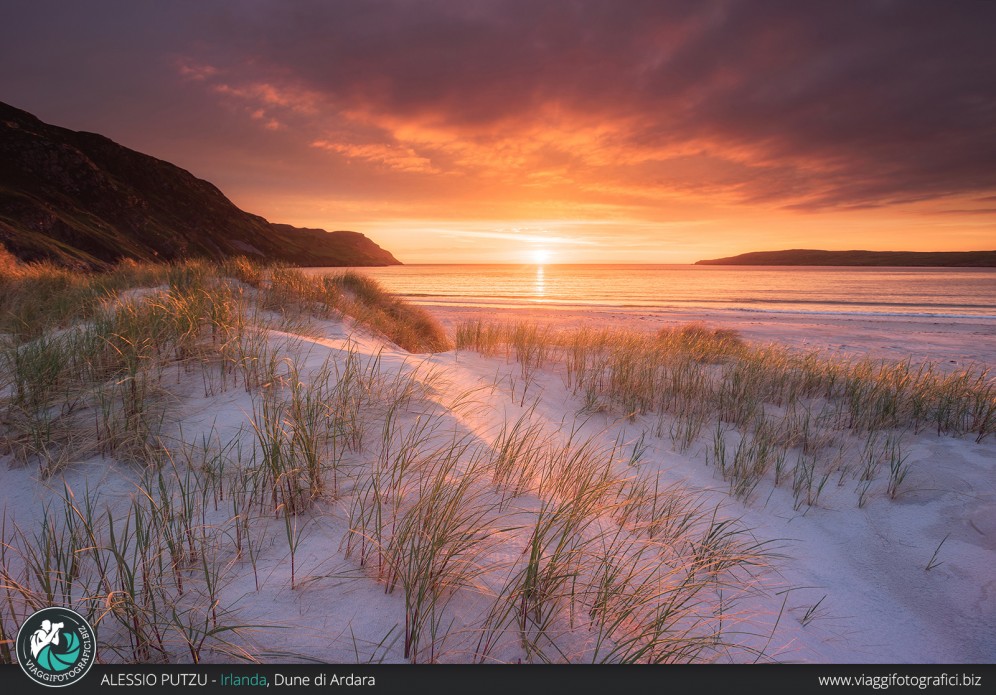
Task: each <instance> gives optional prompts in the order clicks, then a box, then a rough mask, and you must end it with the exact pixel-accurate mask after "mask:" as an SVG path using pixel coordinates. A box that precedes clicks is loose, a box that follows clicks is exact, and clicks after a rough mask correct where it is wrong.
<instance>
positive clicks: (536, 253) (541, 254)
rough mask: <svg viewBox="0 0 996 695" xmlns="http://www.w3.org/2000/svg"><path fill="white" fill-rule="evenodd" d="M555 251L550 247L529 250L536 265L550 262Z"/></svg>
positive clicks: (530, 256)
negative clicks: (549, 248)
mask: <svg viewBox="0 0 996 695" xmlns="http://www.w3.org/2000/svg"><path fill="white" fill-rule="evenodd" d="M552 256H553V252H551V251H550V250H548V249H532V250H530V251H529V260H530V261H532V262H533V263H535V264H536V265H546V264H547V263H549V262H550V258H551V257H552Z"/></svg>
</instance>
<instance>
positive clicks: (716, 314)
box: [408, 297, 996, 369]
mask: <svg viewBox="0 0 996 695" xmlns="http://www.w3.org/2000/svg"><path fill="white" fill-rule="evenodd" d="M408 301H409V302H411V303H412V304H416V305H418V306H421V307H423V308H424V309H426V310H427V311H429V312H430V313H431V314H432V315H433V316H434V317H436V318H437V319H438V320H439V322H440V323H441V324H443V326H444V327H445V328H446V330H447V331H448V332H450V333H452V332H453V331H454V330H455V328H456V326H457V325H459V324H460V323H462V322H464V321H473V320H485V321H503V322H511V323H514V322H520V321H525V322H530V323H539V324H543V325H548V326H550V327H551V328H553V329H569V328H577V327H581V326H593V327H599V328H614V329H631V330H637V331H641V332H642V331H646V332H656V331H659V330H660V329H662V328H673V327H675V326H680V325H682V324H686V323H692V322H701V323H705V324H707V325H710V326H713V327H716V328H729V329H733V330H735V331H737V332H738V333H740V335H741V336H742V337H743V338H745V339H747V340H750V341H754V342H760V343H780V344H783V345H786V346H788V347H790V348H793V349H800V350H819V351H826V352H828V353H830V354H834V355H838V356H840V357H844V358H861V357H870V358H873V359H887V360H906V359H912V360H913V361H915V362H937V363H938V366H941V367H944V368H949V369H964V368H969V367H976V368H978V367H992V366H996V319H993V318H989V317H985V318H982V317H979V318H977V317H969V316H965V317H950V316H948V317H939V316H893V315H875V316H871V315H857V314H852V315H846V314H829V313H828V314H815V313H777V312H771V311H750V312H745V311H738V310H735V309H699V308H695V309H657V308H640V309H630V308H620V307H608V306H606V307H601V306H593V305H589V306H586V307H581V306H569V307H563V306H543V305H533V306H527V305H523V306H518V307H510V306H507V307H502V306H472V305H468V304H471V303H470V302H468V303H467V304H459V305H458V304H456V303H454V302H452V301H440V300H439V299H438V298H430V297H411V298H408Z"/></svg>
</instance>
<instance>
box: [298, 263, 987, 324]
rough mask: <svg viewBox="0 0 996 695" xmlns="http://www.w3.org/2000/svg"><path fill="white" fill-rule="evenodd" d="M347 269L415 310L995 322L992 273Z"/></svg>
mask: <svg viewBox="0 0 996 695" xmlns="http://www.w3.org/2000/svg"><path fill="white" fill-rule="evenodd" d="M341 270H342V269H341V268H315V269H311V272H316V273H322V272H339V271H341ZM355 270H357V271H359V272H362V273H364V274H366V275H369V276H370V277H372V278H374V279H376V280H377V281H378V282H379V283H380V284H381V285H382V286H383V287H384V288H385V289H387V290H389V291H391V292H394V293H396V294H399V295H401V296H403V297H406V298H408V299H409V300H411V301H412V302H414V303H416V304H422V305H429V306H432V305H434V306H440V307H446V306H450V307H473V308H477V309H483V310H486V309H489V308H494V309H517V308H529V307H532V308H540V307H543V308H548V309H558V308H560V309H571V308H583V307H589V308H603V309H608V308H612V309H618V310H624V311H627V310H640V309H648V310H679V311H680V310H714V311H724V312H726V311H732V312H745V313H751V312H756V313H765V314H798V315H806V314H829V315H841V316H867V317H869V318H873V317H885V316H897V317H898V316H908V317H922V318H927V317H938V318H980V319H996V268H893V267H889V268H878V267H876V268H865V267H861V268H857V267H786V266H777V267H776V266H697V265H401V266H389V267H383V268H356V269H355Z"/></svg>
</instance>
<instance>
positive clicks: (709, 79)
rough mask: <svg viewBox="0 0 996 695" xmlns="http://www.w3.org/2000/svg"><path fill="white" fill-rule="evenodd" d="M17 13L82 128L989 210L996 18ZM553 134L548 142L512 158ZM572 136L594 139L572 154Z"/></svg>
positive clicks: (810, 198) (31, 53)
mask: <svg viewBox="0 0 996 695" xmlns="http://www.w3.org/2000/svg"><path fill="white" fill-rule="evenodd" d="M8 4H9V5H10V7H9V8H8V9H9V11H8V12H7V14H8V15H9V16H14V17H18V18H19V19H18V20H17V21H14V22H9V23H6V28H5V29H3V30H0V34H3V35H4V36H5V37H6V38H7V39H9V41H7V43H6V45H7V49H2V48H0V51H6V52H7V53H8V54H7V55H2V56H0V57H3V58H4V62H5V63H7V61H8V59H11V60H12V59H14V58H15V56H12V55H10V53H12V52H14V51H23V52H25V53H26V54H27V57H25V55H19V56H17V58H18V60H20V61H21V63H22V64H21V65H20V66H19V67H18V68H17V69H14V68H12V67H10V65H11V64H10V63H7V65H8V67H7V68H6V72H7V75H4V77H10V78H12V79H13V78H17V80H20V81H19V82H18V84H19V85H20V86H19V90H20V91H21V92H22V93H25V92H27V93H31V89H30V88H29V87H27V86H25V84H26V83H25V81H26V80H28V79H35V80H38V79H42V78H43V77H44V79H47V80H50V82H49V86H50V88H51V89H53V90H54V89H56V88H58V89H60V90H62V91H61V97H60V98H62V99H64V100H65V101H66V104H67V107H66V108H69V105H71V104H72V103H73V99H74V98H75V99H76V100H77V101H78V102H82V103H83V104H84V107H83V110H84V111H85V112H86V113H89V114H91V120H96V119H97V118H98V116H99V114H100V110H101V108H102V106H101V105H103V108H104V109H106V110H108V111H112V110H113V109H115V108H116V109H117V113H119V114H120V113H122V109H123V110H124V113H126V114H130V117H135V116H139V115H140V116H141V117H143V118H153V119H154V120H155V122H156V123H165V121H166V120H167V118H168V117H176V112H177V111H179V110H181V109H188V110H191V111H192V112H194V113H202V112H205V111H206V110H207V109H208V106H206V105H205V104H206V103H208V102H206V101H204V100H205V97H210V98H211V99H214V100H221V101H222V102H224V103H226V104H228V105H229V108H231V109H233V110H239V109H241V111H242V113H243V115H244V116H246V118H244V119H243V120H242V121H241V122H240V124H239V125H238V126H235V127H233V126H232V125H231V124H229V123H225V124H217V125H215V126H213V127H212V126H210V125H204V126H203V127H204V128H205V129H208V130H213V131H214V132H213V133H212V137H213V138H217V139H219V140H224V138H225V137H226V134H225V133H226V132H227V133H229V136H230V137H232V143H233V144H232V147H233V148H235V147H237V146H238V144H239V143H243V144H244V143H245V142H246V138H248V137H259V136H258V135H257V136H249V135H248V133H249V131H250V130H252V129H253V128H255V130H254V131H253V132H257V133H258V131H259V128H257V127H256V126H266V127H269V128H270V129H271V130H272V131H274V133H273V134H272V137H268V138H267V139H265V140H263V139H260V141H259V148H260V152H263V153H270V154H273V155H274V156H276V153H277V152H278V151H279V150H280V148H286V147H288V143H289V142H290V141H291V139H292V135H293V134H294V133H300V132H302V131H304V130H308V131H309V135H308V137H307V140H308V141H309V142H317V143H319V144H320V146H319V147H318V148H317V149H320V150H322V151H324V152H325V153H326V154H328V153H332V154H335V155H339V156H342V157H345V158H349V157H352V158H354V159H356V160H363V161H365V162H366V163H367V164H369V165H370V166H371V167H379V168H381V169H389V168H391V167H392V166H396V168H398V169H399V170H406V171H408V172H409V173H411V174H420V175H439V174H440V173H445V172H446V171H452V170H460V169H461V167H464V168H466V167H467V166H469V164H468V162H470V161H471V160H475V159H476V161H478V162H482V161H485V160H486V157H484V154H485V153H486V152H488V151H489V149H488V148H492V147H497V146H498V144H501V147H503V148H505V149H504V150H502V154H501V156H498V155H496V159H495V160H494V162H491V163H488V162H486V161H485V163H484V164H481V167H486V166H508V167H513V168H514V166H516V164H515V162H518V163H519V164H518V165H519V166H526V165H529V166H534V167H539V168H542V167H544V166H545V167H548V168H550V170H551V171H554V172H556V173H557V174H558V175H559V176H562V177H563V179H564V180H565V181H568V182H570V181H579V180H582V179H587V180H591V179H592V178H598V179H599V180H602V181H604V182H606V183H614V184H618V185H619V186H625V185H627V184H636V183H640V184H641V185H655V183H656V185H660V186H663V187H666V188H668V189H670V190H697V191H722V192H725V194H726V195H727V196H732V197H734V198H735V199H737V200H741V201H745V202H755V203H758V202H764V203H766V204H773V205H785V206H791V207H795V208H799V209H806V210H818V209H825V208H858V207H872V206H882V205H889V204H896V203H904V202H912V201H920V200H931V199H937V198H945V197H951V196H963V195H966V194H987V193H989V194H991V193H992V191H993V190H996V51H993V50H992V37H993V35H994V30H996V3H985V2H964V3H956V4H954V3H940V2H935V1H929V2H918V1H915V0H900V1H883V0H861V1H844V2H825V3H810V2H805V3H803V2H788V1H786V2H776V1H770V2H767V1H762V0H749V1H748V0H728V1H720V2H712V3H705V2H691V1H689V2H660V1H659V0H653V1H649V0H648V1H637V0H631V1H628V2H611V1H602V2H593V1H591V2H589V1H585V0H564V1H548V2H536V1H535V0H530V1H519V0H514V1H509V2H486V1H483V0H466V1H461V2H454V1H452V0H418V1H416V0H371V1H366V2H326V1H317V0H316V1H312V2H286V1H282V0H280V1H278V0H274V1H272V2H262V1H259V0H255V1H252V2H175V3H142V2H96V3H85V4H83V3H78V4H69V5H66V4H63V3H59V4H57V5H56V7H58V8H59V9H58V11H56V12H54V15H53V16H55V18H56V19H54V20H52V21H51V22H49V21H48V20H41V19H39V18H40V17H45V16H46V15H45V13H46V12H50V13H51V12H52V8H45V7H42V6H40V5H39V4H38V3H30V4H28V3H25V4H20V5H19V4H18V3H13V4H10V3H8ZM0 38H4V37H3V36H0ZM0 45H2V44H0ZM74 54H75V56H76V57H75V58H74ZM32 61H34V62H32ZM183 61H188V62H187V63H184V62H183ZM183 65H186V66H187V68H186V69H187V71H188V72H187V73H186V74H182V73H183V69H182V66H183ZM178 66H179V67H178ZM198 69H207V70H208V72H207V73H206V74H204V75H201V76H200V77H198V74H197V72H196V70H198ZM198 80H199V81H200V83H199V84H198ZM268 88H269V89H271V90H274V91H271V92H266V91H265V90H266V89H268ZM36 92H37V86H36ZM73 95H75V97H74V96H73ZM0 98H3V96H2V95H0ZM36 98H37V97H36ZM198 98H199V99H201V100H202V101H200V102H198V101H197V99H198ZM48 101H49V102H52V101H53V100H52V99H49V100H48ZM143 105H144V106H143ZM46 108H48V109H49V114H46V115H50V114H52V113H53V112H54V111H57V110H58V109H59V108H60V107H59V106H58V105H57V104H54V103H48V104H46ZM153 112H155V114H158V115H155V114H154V113H153ZM50 117H52V118H55V116H54V115H50ZM112 117H113V115H112ZM63 120H65V119H63ZM253 120H255V123H253ZM547 121H549V123H550V127H551V132H552V133H554V134H555V137H553V138H552V139H551V141H549V142H541V143H539V144H537V145H536V147H535V148H534V149H532V150H529V148H528V147H526V145H523V146H522V148H515V149H516V151H515V152H509V151H508V149H509V145H508V142H510V141H514V140H515V139H516V138H520V139H530V138H534V136H535V134H536V133H537V132H538V131H539V130H542V128H543V127H544V124H545V123H546V122H547ZM398 124H410V125H411V126H412V127H413V128H416V129H418V128H421V129H422V130H426V129H437V130H438V131H439V132H437V133H436V134H435V135H434V136H431V137H430V136H426V137H425V138H423V139H418V138H414V139H412V138H408V139H406V137H405V135H404V133H402V132H401V129H400V128H399V127H398ZM574 124H577V128H578V129H584V128H589V129H595V125H593V124H606V126H607V130H606V132H598V133H595V134H593V135H591V136H590V137H589V138H588V139H587V140H585V141H584V142H587V143H588V144H589V145H590V147H586V146H585V145H584V143H581V144H579V142H571V141H569V138H568V137H566V136H569V135H570V132H571V130H572V128H574ZM282 126H289V127H285V131H284V133H283V134H281V133H280V132H279V131H280V129H281V127H282ZM191 130H193V131H196V130H197V126H196V125H193V124H191ZM222 131H225V132H222ZM440 133H442V134H440ZM558 138H559V139H562V140H567V142H566V143H563V144H558ZM448 140H452V141H453V142H448ZM471 146H475V147H476V148H477V149H476V150H474V151H473V153H472V154H469V153H468V152H466V151H464V150H461V147H471ZM313 149H314V148H313ZM313 154H314V155H315V156H316V157H317V156H318V155H320V154H321V153H320V152H314V153H313ZM695 158H698V161H699V166H693V165H691V164H689V159H695ZM314 161H315V162H317V161H318V160H317V159H315V160H314ZM314 166H316V167H317V166H319V165H318V164H314ZM405 167H407V169H405ZM637 177H639V180H638V179H637Z"/></svg>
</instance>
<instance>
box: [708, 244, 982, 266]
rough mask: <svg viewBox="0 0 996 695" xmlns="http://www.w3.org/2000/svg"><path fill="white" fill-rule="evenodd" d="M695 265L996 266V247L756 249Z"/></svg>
mask: <svg viewBox="0 0 996 695" xmlns="http://www.w3.org/2000/svg"><path fill="white" fill-rule="evenodd" d="M695 265H836V266H911V267H932V266H933V267H947V268H992V267H996V251H936V252H934V251H929V252H928V251H819V250H815V249H790V250H788V251H753V252H751V253H742V254H740V255H739V256H730V257H728V258H714V259H712V260H704V261H696V262H695Z"/></svg>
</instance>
